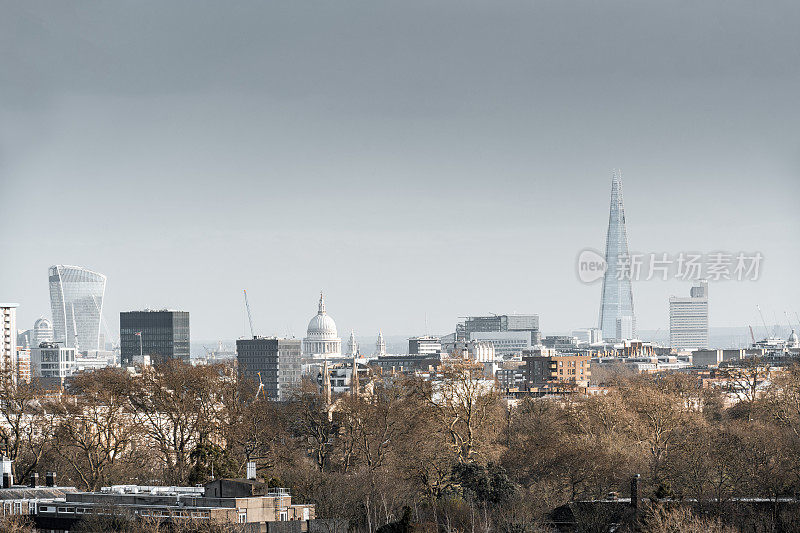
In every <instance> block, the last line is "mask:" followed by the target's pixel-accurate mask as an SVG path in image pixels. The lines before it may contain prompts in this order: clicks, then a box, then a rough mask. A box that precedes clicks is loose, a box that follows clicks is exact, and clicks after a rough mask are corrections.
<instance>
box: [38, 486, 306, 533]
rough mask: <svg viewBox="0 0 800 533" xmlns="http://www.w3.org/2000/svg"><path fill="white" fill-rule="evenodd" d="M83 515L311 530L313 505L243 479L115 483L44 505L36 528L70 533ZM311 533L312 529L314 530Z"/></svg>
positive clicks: (245, 528) (252, 528)
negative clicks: (194, 483)
mask: <svg viewBox="0 0 800 533" xmlns="http://www.w3.org/2000/svg"><path fill="white" fill-rule="evenodd" d="M86 517H100V518H101V519H102V518H103V517H107V518H108V519H113V520H117V521H118V520H126V521H131V522H136V521H141V522H153V521H156V522H161V523H164V524H165V525H166V527H169V524H176V525H177V524H181V523H196V524H202V523H213V522H216V523H222V524H236V525H237V526H238V527H239V528H240V529H239V530H241V531H248V532H251V531H268V530H271V528H269V527H268V524H270V523H274V522H299V523H300V524H299V527H297V528H291V529H287V531H291V530H295V531H298V532H305V531H309V524H311V523H312V521H315V520H316V516H315V508H314V505H313V504H295V503H292V497H291V494H290V492H289V490H288V489H273V488H268V487H267V485H266V484H264V483H260V482H257V481H253V480H245V479H222V480H215V481H212V482H210V483H208V484H206V485H205V486H197V487H163V486H139V485H115V486H112V487H104V488H103V489H102V490H100V491H99V492H76V491H71V492H66V493H65V494H64V495H63V498H58V499H53V500H50V501H42V502H40V503H39V505H38V508H37V511H36V526H37V528H38V529H40V530H51V531H70V530H72V529H74V528H75V527H76V525H77V524H78V523H79V522H80V521H81V520H82V519H84V518H86ZM312 529H313V528H312Z"/></svg>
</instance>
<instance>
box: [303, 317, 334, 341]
mask: <svg viewBox="0 0 800 533" xmlns="http://www.w3.org/2000/svg"><path fill="white" fill-rule="evenodd" d="M306 335H307V336H308V337H319V338H321V337H331V338H334V337H336V336H337V334H336V322H334V321H333V319H332V318H331V317H330V316H328V315H327V314H326V313H325V312H322V313H320V314H318V315H317V316H315V317H314V318H312V319H311V321H310V322H309V323H308V330H307V331H306Z"/></svg>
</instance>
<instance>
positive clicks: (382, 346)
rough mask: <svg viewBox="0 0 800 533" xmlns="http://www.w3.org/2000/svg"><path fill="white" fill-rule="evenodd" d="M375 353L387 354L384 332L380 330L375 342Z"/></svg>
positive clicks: (378, 354) (379, 354)
mask: <svg viewBox="0 0 800 533" xmlns="http://www.w3.org/2000/svg"><path fill="white" fill-rule="evenodd" d="M375 355H377V356H378V357H380V356H382V355H386V341H384V340H383V332H382V331H379V332H378V340H377V341H376V342H375Z"/></svg>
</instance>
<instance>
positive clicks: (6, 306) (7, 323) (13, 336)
mask: <svg viewBox="0 0 800 533" xmlns="http://www.w3.org/2000/svg"><path fill="white" fill-rule="evenodd" d="M17 307H19V304H12V303H0V325H2V328H3V329H2V336H1V337H0V370H4V371H13V369H14V368H15V362H16V358H17Z"/></svg>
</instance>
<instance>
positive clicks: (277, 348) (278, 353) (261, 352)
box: [236, 337, 302, 401]
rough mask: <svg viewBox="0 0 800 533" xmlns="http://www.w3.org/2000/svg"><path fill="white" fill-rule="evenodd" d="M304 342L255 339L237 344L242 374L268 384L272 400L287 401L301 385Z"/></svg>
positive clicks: (267, 391)
mask: <svg viewBox="0 0 800 533" xmlns="http://www.w3.org/2000/svg"><path fill="white" fill-rule="evenodd" d="M301 351H302V342H301V341H300V339H281V338H278V337H253V338H252V339H238V340H237V341H236V359H237V361H238V364H239V372H241V374H242V376H246V377H247V378H250V379H252V380H254V381H255V382H256V383H262V384H263V385H264V394H266V396H267V398H269V399H271V400H277V401H284V400H287V399H288V398H289V397H290V395H291V393H292V390H293V389H294V388H296V387H297V386H298V385H299V384H300V377H301V370H302V363H301Z"/></svg>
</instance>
